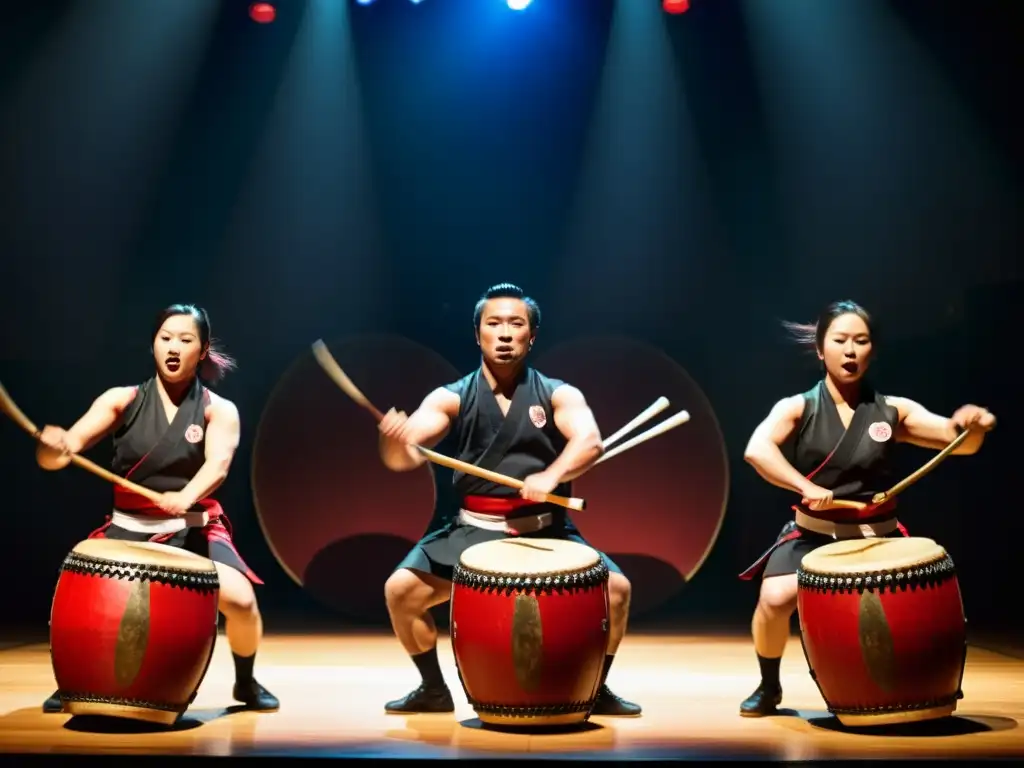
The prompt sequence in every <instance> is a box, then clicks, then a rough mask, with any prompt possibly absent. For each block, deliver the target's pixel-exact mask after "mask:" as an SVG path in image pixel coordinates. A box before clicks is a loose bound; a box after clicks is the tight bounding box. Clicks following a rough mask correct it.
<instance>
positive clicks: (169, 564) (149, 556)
mask: <svg viewBox="0 0 1024 768" xmlns="http://www.w3.org/2000/svg"><path fill="white" fill-rule="evenodd" d="M72 551H73V552H74V553H75V554H77V555H82V556H83V557H91V558H95V559H97V560H109V561H111V562H119V563H130V564H132V565H156V566H162V567H165V568H177V569H179V570H183V571H195V572H197V573H205V572H209V571H213V570H216V568H215V566H214V564H213V561H212V560H210V559H209V558H206V557H201V556H200V555H197V554H195V553H194V552H189V551H188V550H185V549H180V548H179V547H168V546H167V545H165V544H154V543H152V542H149V541H119V540H117V539H86V540H85V541H80V542H79V543H78V544H76V545H75V548H74V550H72Z"/></svg>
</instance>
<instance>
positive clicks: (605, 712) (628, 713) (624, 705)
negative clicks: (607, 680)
mask: <svg viewBox="0 0 1024 768" xmlns="http://www.w3.org/2000/svg"><path fill="white" fill-rule="evenodd" d="M641 712H643V709H641V707H640V705H639V704H634V703H633V702H631V701H626V700H625V699H623V698H621V697H619V696H616V695H615V694H614V693H612V691H611V689H610V688H609V687H608V686H607V685H602V686H601V687H600V688H599V689H598V690H597V701H595V702H594V708H593V709H592V710H590V714H591V715H602V716H604V717H638V716H639V715H640V713H641Z"/></svg>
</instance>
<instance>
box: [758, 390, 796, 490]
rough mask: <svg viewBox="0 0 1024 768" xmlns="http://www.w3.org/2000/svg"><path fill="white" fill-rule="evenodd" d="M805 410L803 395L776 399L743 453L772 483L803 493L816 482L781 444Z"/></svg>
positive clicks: (761, 474) (789, 434)
mask: <svg viewBox="0 0 1024 768" xmlns="http://www.w3.org/2000/svg"><path fill="white" fill-rule="evenodd" d="M803 412H804V398H803V395H794V396H792V397H787V398H784V399H783V400H780V401H779V402H777V403H776V404H775V405H774V406H773V407H772V409H771V411H770V412H769V413H768V416H767V417H766V418H765V420H764V421H762V422H761V423H760V424H758V425H757V428H756V429H755V430H754V433H753V434H752V435H751V436H750V440H749V441H748V442H747V449H746V451H745V452H744V454H743V458H744V459H745V460H746V462H747V463H748V464H750V465H751V466H752V467H753V468H754V469H755V470H757V474H759V475H760V476H761V477H763V478H764V479H765V480H767V481H768V482H769V483H771V484H772V485H776V486H778V487H779V488H785V489H786V490H787V491H796V492H797V493H800V494H806V493H807V492H808V490H809V489H812V488H814V484H813V483H811V481H810V480H808V479H807V478H805V477H804V476H803V475H801V474H800V473H799V472H798V471H797V470H796V468H794V467H793V465H792V464H790V463H789V462H788V461H787V460H786V457H785V456H783V455H782V451H781V450H780V449H779V446H780V445H782V444H783V443H784V442H786V440H788V439H789V437H790V436H791V435H792V434H793V432H794V430H795V429H796V428H797V425H798V424H799V423H800V417H801V416H802V415H803Z"/></svg>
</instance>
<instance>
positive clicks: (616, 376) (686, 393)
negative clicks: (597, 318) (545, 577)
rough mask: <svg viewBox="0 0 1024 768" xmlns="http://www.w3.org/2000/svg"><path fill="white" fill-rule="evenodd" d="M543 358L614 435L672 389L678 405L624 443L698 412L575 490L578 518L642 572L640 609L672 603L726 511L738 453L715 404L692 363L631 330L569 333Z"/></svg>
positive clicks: (629, 571) (637, 587) (628, 567)
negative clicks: (731, 451) (732, 455)
mask: <svg viewBox="0 0 1024 768" xmlns="http://www.w3.org/2000/svg"><path fill="white" fill-rule="evenodd" d="M533 364H534V366H535V367H536V368H537V370H539V371H540V372H541V373H543V374H545V375H547V376H551V377H554V378H558V379H563V380H564V381H565V382H566V383H568V384H572V385H574V386H576V387H578V388H579V389H580V391H581V392H583V395H584V397H586V399H587V402H588V403H589V404H590V407H591V410H592V411H593V412H594V417H595V418H596V420H597V423H598V426H599V427H600V428H601V435H602V437H604V438H605V439H607V438H608V436H610V435H611V434H613V433H614V432H617V431H618V430H619V428H620V427H622V426H624V425H625V424H627V423H628V422H629V421H630V420H631V419H633V418H634V417H635V416H637V415H638V414H639V413H640V412H641V411H643V410H644V409H646V408H647V407H648V406H649V405H651V404H652V403H653V402H654V401H655V400H657V399H658V397H659V396H662V395H663V396H665V397H666V398H668V400H669V407H668V408H666V409H665V410H664V411H662V412H661V413H660V414H658V415H656V416H655V417H654V418H652V419H651V420H650V421H648V422H647V423H646V424H643V425H641V426H639V427H637V428H636V429H635V430H633V432H631V433H629V434H627V435H625V436H624V437H623V438H622V439H621V440H619V441H617V442H616V443H615V445H621V444H622V443H624V442H626V441H628V440H629V439H631V438H632V437H634V436H636V435H639V434H641V433H642V432H643V431H645V430H647V429H650V428H651V427H653V426H655V425H656V424H658V423H660V422H661V421H663V420H664V419H667V418H669V417H670V416H672V415H674V414H676V413H678V412H679V411H683V410H685V411H687V412H688V413H689V414H690V420H689V421H688V422H687V423H685V424H683V425H681V426H678V427H676V428H675V429H672V430H669V431H668V432H667V433H665V434H662V435H658V436H657V437H654V438H652V439H651V440H649V441H647V442H645V443H641V444H640V445H637V446H635V447H633V448H630V449H629V450H627V451H625V452H624V453H621V454H619V455H618V456H614V457H612V458H611V459H609V460H608V461H607V462H605V463H602V464H599V465H598V466H596V467H594V468H593V469H591V470H590V471H589V472H587V473H586V474H585V475H583V476H582V477H580V478H578V479H577V480H575V481H574V482H573V495H574V496H580V497H583V498H584V499H586V501H587V508H586V510H585V511H583V512H573V513H571V515H572V519H573V521H574V522H575V523H576V527H577V528H579V530H580V533H582V534H583V536H584V538H586V539H587V541H588V542H590V544H591V545H592V546H594V547H595V548H597V549H599V550H601V551H603V552H606V553H607V554H608V555H609V556H610V557H611V558H612V559H613V560H615V561H616V562H617V563H618V564H619V567H621V568H622V570H623V572H624V573H625V574H626V576H627V577H628V578H629V580H630V581H631V582H632V584H633V597H632V605H631V611H630V612H631V614H632V615H639V614H641V613H644V612H648V611H651V610H653V609H655V608H657V607H659V606H661V605H663V604H664V603H665V602H667V601H668V600H669V599H671V598H672V597H674V596H675V595H677V594H678V593H679V592H680V591H681V590H682V589H683V588H684V586H685V585H686V583H687V582H688V581H689V580H690V579H692V578H693V577H694V575H695V574H696V573H697V571H698V570H699V569H700V567H701V565H702V564H703V563H704V560H705V559H706V558H707V556H708V554H709V553H710V552H711V548H712V547H713V546H714V543H715V540H716V538H717V537H718V532H719V530H721V527H722V521H723V520H724V518H725V506H726V501H727V499H728V493H729V462H728V455H727V453H726V449H725V439H724V438H723V436H722V432H721V430H720V428H719V426H718V421H717V419H716V418H715V414H714V411H713V410H712V408H711V404H710V403H709V402H708V399H707V398H706V397H705V396H704V393H703V391H702V390H701V388H700V387H699V386H698V385H697V383H696V382H695V381H694V380H693V379H692V378H691V377H690V376H689V375H688V374H687V372H686V370H685V369H683V367H682V366H680V365H679V364H678V363H676V362H675V361H674V360H672V359H671V358H670V357H668V356H667V355H665V354H664V353H663V352H662V351H661V350H659V349H657V348H656V347H652V346H650V345H647V344H644V343H641V342H639V341H635V340H633V339H629V338H626V337H620V336H610V337H598V338H588V339H580V340H573V341H568V342H565V343H563V344H560V345H558V346H557V347H555V348H553V349H550V350H548V351H546V352H544V353H543V354H541V355H539V356H538V358H537V359H536V360H534V361H533ZM611 447H612V448H614V445H613V446H611Z"/></svg>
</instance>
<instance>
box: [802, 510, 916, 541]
mask: <svg viewBox="0 0 1024 768" xmlns="http://www.w3.org/2000/svg"><path fill="white" fill-rule="evenodd" d="M796 524H797V525H799V526H800V527H801V528H806V529H807V530H808V531H814V532H815V533H820V534H823V535H825V536H831V537H832V538H833V539H872V538H876V537H879V536H885V535H886V534H888V533H892V532H893V531H895V530H896V528H897V527H898V523H897V522H896V518H895V517H894V518H893V519H892V520H885V521H884V522H881V523H834V522H832V521H830V520H819V519H818V518H816V517H811V516H810V515H808V514H807V513H806V512H801V511H799V510H797V513H796Z"/></svg>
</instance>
